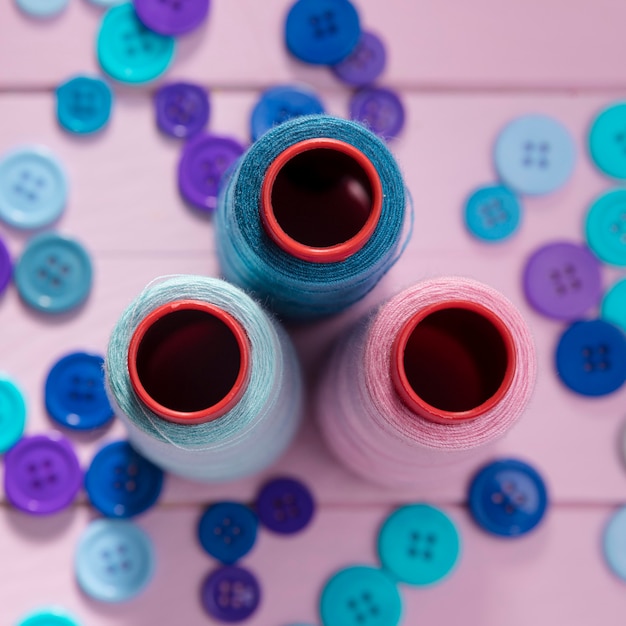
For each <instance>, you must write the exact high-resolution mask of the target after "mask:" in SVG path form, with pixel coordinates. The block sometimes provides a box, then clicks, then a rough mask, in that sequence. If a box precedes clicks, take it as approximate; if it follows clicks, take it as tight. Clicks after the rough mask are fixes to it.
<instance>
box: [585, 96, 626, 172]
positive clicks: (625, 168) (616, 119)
mask: <svg viewBox="0 0 626 626" xmlns="http://www.w3.org/2000/svg"><path fill="white" fill-rule="evenodd" d="M589 152H590V153H591V158H592V160H593V162H594V163H595V164H596V165H597V167H598V169H600V171H602V172H604V173H605V174H607V175H609V176H612V177H613V178H621V179H625V178H626V103H625V102H619V103H617V104H614V105H612V106H610V107H608V108H606V109H604V110H603V111H601V112H600V114H599V115H598V116H597V117H596V118H595V120H594V121H593V124H592V125H591V132H590V133H589Z"/></svg>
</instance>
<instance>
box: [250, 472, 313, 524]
mask: <svg viewBox="0 0 626 626" xmlns="http://www.w3.org/2000/svg"><path fill="white" fill-rule="evenodd" d="M256 506H257V513H258V516H259V520H260V521H261V523H262V524H263V525H264V526H265V527H266V528H269V529H270V530H272V531H274V532H275V533H280V534H283V535H290V534H292V533H297V532H298V531H300V530H302V529H303V528H304V527H305V526H307V525H308V523H309V522H310V521H311V518H312V517H313V513H314V511H315V502H314V501H313V496H312V495H311V492H310V491H309V490H308V489H307V487H305V485H303V484H302V483H301V482H299V481H297V480H293V479H291V478H277V479H276V480H272V481H270V482H269V483H267V484H266V485H265V486H264V487H263V488H262V489H261V491H260V493H259V495H258V497H257V501H256Z"/></svg>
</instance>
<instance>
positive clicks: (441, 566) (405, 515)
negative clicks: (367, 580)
mask: <svg viewBox="0 0 626 626" xmlns="http://www.w3.org/2000/svg"><path fill="white" fill-rule="evenodd" d="M459 552H460V538H459V533H458V531H457V529H456V527H455V525H454V523H453V522H452V520H451V519H450V518H449V517H448V516H447V515H446V514H445V513H444V512H443V511H441V510H439V509H436V508H434V507H432V506H429V505H428V504H414V505H411V506H405V507H402V508H400V509H398V510H396V511H395V512H394V513H392V514H391V515H390V516H389V518H387V520H386V521H385V523H384V524H383V527H382V529H381V531H380V534H379V535H378V554H379V556H380V561H381V563H382V564H383V567H384V568H385V569H386V570H387V571H388V572H389V573H390V574H391V575H392V576H393V577H394V578H396V579H397V580H399V581H401V582H403V583H408V584H410V585H431V584H433V583H436V582H438V581H440V580H441V579H442V578H444V577H445V576H447V575H448V574H449V573H450V572H451V571H452V569H453V568H454V566H455V565H456V563H457V560H458V558H459Z"/></svg>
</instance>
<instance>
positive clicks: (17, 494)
mask: <svg viewBox="0 0 626 626" xmlns="http://www.w3.org/2000/svg"><path fill="white" fill-rule="evenodd" d="M82 479H83V475H82V472H81V469H80V465H79V464H78V459H77V458H76V453H75V452H74V449H73V447H72V444H71V443H70V442H69V441H68V440H67V439H66V438H65V437H63V436H62V435H60V434H59V433H55V432H51V433H48V434H45V435H35V436H33V437H23V438H22V439H20V440H19V441H18V442H17V443H16V444H15V445H14V446H13V447H12V448H11V449H10V450H9V451H8V452H7V453H6V455H5V457H4V491H5V493H6V496H7V499H8V500H9V502H10V503H11V504H12V505H13V506H14V507H16V508H18V509H20V510H21V511H24V512H25V513H31V514H32V515H47V514H49V513H55V512H56V511H60V510H61V509H64V508H65V507H67V506H69V505H70V504H71V503H72V502H73V500H74V497H75V496H76V493H77V492H78V490H79V488H80V486H81V484H82Z"/></svg>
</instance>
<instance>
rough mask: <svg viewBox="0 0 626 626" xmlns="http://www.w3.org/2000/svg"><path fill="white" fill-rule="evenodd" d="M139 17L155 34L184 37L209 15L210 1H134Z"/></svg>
mask: <svg viewBox="0 0 626 626" xmlns="http://www.w3.org/2000/svg"><path fill="white" fill-rule="evenodd" d="M133 1H134V4H135V11H136V12H137V17H139V19H140V20H141V21H142V22H143V23H144V24H145V25H146V26H147V27H148V28H149V29H150V30H153V31H154V32H155V33H159V34H161V35H184V34H185V33H188V32H190V31H192V30H194V29H195V28H198V26H200V24H202V22H204V20H205V19H206V17H207V15H208V14H209V0H133Z"/></svg>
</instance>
